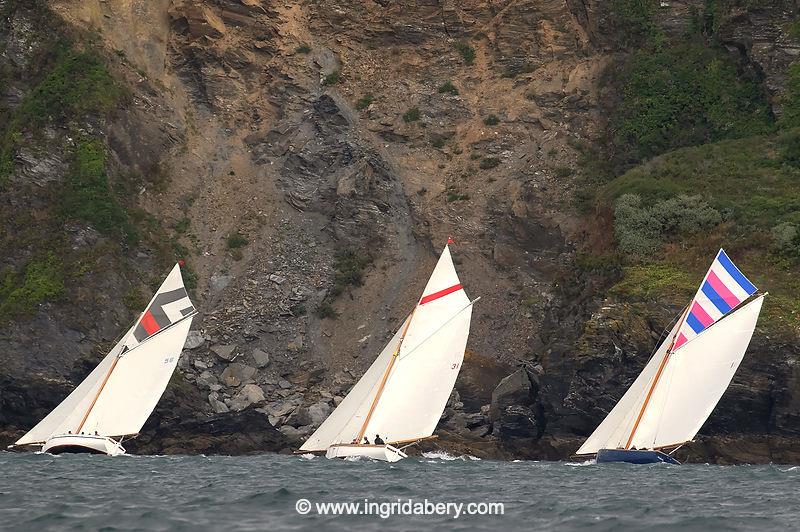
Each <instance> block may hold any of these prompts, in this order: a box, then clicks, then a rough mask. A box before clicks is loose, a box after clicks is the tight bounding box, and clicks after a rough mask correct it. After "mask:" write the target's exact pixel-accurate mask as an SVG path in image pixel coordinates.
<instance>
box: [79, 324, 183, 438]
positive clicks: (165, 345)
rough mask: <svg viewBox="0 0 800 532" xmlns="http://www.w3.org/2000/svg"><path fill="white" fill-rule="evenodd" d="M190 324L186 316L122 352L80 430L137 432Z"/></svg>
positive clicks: (106, 433) (175, 360)
mask: <svg viewBox="0 0 800 532" xmlns="http://www.w3.org/2000/svg"><path fill="white" fill-rule="evenodd" d="M191 326H192V318H186V319H184V320H182V321H180V322H178V323H177V324H175V325H173V326H171V327H169V328H168V329H165V330H164V331H163V332H161V333H159V334H157V335H156V336H154V337H153V338H152V339H150V340H147V341H145V342H143V343H141V344H140V345H139V346H138V347H137V348H136V349H133V350H132V351H128V352H126V353H124V354H123V355H122V356H121V357H120V359H119V362H118V363H117V367H116V368H114V371H113V372H112V373H111V377H109V379H108V382H107V383H106V385H105V387H104V388H103V391H102V392H101V393H100V396H99V397H98V398H97V402H96V403H95V405H94V408H92V410H91V412H90V413H89V417H87V418H86V422H85V423H84V425H83V431H84V432H86V433H89V434H93V433H94V432H95V431H97V432H98V434H100V435H102V436H124V435H126V434H136V433H137V432H139V430H140V429H141V428H142V425H144V422H145V421H147V418H148V417H150V414H151V413H152V412H153V409H154V408H155V407H156V404H157V403H158V400H159V399H160V398H161V395H162V394H163V393H164V390H165V389H166V387H167V384H168V383H169V379H170V377H171V376H172V373H173V371H174V370H175V366H176V364H177V363H178V358H179V356H180V354H181V350H182V349H183V344H184V343H185V342H186V336H187V335H188V334H189V328H190V327H191Z"/></svg>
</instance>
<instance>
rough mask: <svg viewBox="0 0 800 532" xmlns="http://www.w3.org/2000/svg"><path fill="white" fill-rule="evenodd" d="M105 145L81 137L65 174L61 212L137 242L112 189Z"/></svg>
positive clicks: (100, 229) (136, 235)
mask: <svg viewBox="0 0 800 532" xmlns="http://www.w3.org/2000/svg"><path fill="white" fill-rule="evenodd" d="M106 157H107V154H106V147H105V144H103V142H102V141H99V140H96V139H82V140H79V141H78V143H77V145H76V146H75V148H74V150H73V152H72V164H71V165H70V168H69V171H68V172H67V175H66V176H65V183H64V190H63V196H62V214H63V215H64V216H65V217H67V218H75V219H79V220H83V221H85V222H87V223H89V224H91V225H92V226H93V227H94V228H95V229H97V230H98V231H99V232H101V233H103V234H105V235H111V236H116V237H119V238H121V239H122V240H123V241H125V242H128V243H131V244H133V243H136V242H137V241H138V238H139V237H138V234H137V232H136V229H135V228H134V226H133V225H132V224H131V222H130V220H129V218H128V213H127V211H126V210H125V208H124V207H123V206H122V204H121V203H120V202H119V200H118V198H117V197H116V194H114V192H112V190H111V187H110V185H109V182H108V176H107V174H106Z"/></svg>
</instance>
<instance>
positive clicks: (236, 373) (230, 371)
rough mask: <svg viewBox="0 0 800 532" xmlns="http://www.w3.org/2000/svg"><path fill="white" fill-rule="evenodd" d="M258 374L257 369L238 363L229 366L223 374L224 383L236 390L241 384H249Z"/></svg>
mask: <svg viewBox="0 0 800 532" xmlns="http://www.w3.org/2000/svg"><path fill="white" fill-rule="evenodd" d="M255 374H256V368H254V367H252V366H247V365H245V364H239V363H238V362H236V363H233V364H228V367H227V368H225V370H224V371H223V372H222V383H223V384H224V385H225V386H228V387H231V388H235V387H236V386H239V385H240V384H243V383H246V382H248V381H249V380H250V379H252V378H253V375H255Z"/></svg>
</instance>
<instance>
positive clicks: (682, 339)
mask: <svg viewBox="0 0 800 532" xmlns="http://www.w3.org/2000/svg"><path fill="white" fill-rule="evenodd" d="M686 342H687V340H686V337H685V336H684V335H683V333H680V334H679V335H678V339H677V340H675V347H673V348H672V350H673V351H674V350H676V349H678V348H679V347H680V346H682V345H683V344H685V343H686Z"/></svg>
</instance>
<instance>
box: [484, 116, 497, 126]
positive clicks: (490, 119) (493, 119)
mask: <svg viewBox="0 0 800 532" xmlns="http://www.w3.org/2000/svg"><path fill="white" fill-rule="evenodd" d="M483 123H484V124H485V125H487V126H496V125H497V124H499V123H500V119H499V118H498V117H497V115H489V116H487V117H486V118H484V119H483Z"/></svg>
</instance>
